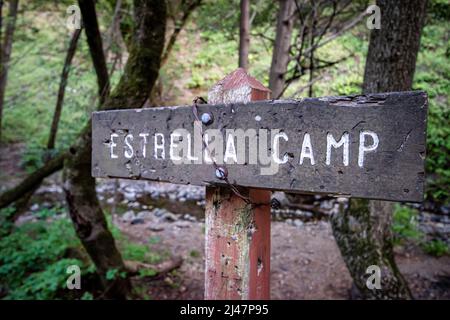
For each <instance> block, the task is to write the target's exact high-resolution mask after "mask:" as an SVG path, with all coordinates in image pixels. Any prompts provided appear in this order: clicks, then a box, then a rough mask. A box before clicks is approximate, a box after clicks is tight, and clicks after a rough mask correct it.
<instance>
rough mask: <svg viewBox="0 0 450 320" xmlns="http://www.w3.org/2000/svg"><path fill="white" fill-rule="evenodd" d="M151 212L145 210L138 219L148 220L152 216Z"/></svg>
mask: <svg viewBox="0 0 450 320" xmlns="http://www.w3.org/2000/svg"><path fill="white" fill-rule="evenodd" d="M151 214H152V213H151V211H148V210H145V211H141V212H139V213H138V214H137V215H136V218H137V219H148V218H149V217H150V216H151Z"/></svg>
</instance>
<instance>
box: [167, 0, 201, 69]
mask: <svg viewBox="0 0 450 320" xmlns="http://www.w3.org/2000/svg"><path fill="white" fill-rule="evenodd" d="M201 4H202V0H191V1H189V0H184V1H182V2H181V10H182V13H183V14H182V16H181V19H180V21H176V19H175V17H174V25H175V27H174V30H173V32H172V34H171V35H170V38H169V41H168V42H167V45H166V48H165V49H164V52H163V55H162V58H161V66H163V65H165V64H166V62H167V60H168V59H169V56H170V53H171V52H172V49H173V46H174V45H175V42H176V40H177V38H178V35H179V34H180V32H181V30H183V28H184V26H185V25H186V23H187V22H188V19H189V16H190V15H191V14H192V12H193V11H194V10H195V9H196V8H197V7H198V6H200V5H201Z"/></svg>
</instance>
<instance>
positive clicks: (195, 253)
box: [189, 250, 200, 258]
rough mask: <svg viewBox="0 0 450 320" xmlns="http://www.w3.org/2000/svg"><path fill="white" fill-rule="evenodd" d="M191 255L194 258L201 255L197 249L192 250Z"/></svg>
mask: <svg viewBox="0 0 450 320" xmlns="http://www.w3.org/2000/svg"><path fill="white" fill-rule="evenodd" d="M189 255H190V256H191V257H192V258H198V257H200V252H198V251H197V250H191V252H189Z"/></svg>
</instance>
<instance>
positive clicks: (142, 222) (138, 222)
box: [130, 218, 145, 224]
mask: <svg viewBox="0 0 450 320" xmlns="http://www.w3.org/2000/svg"><path fill="white" fill-rule="evenodd" d="M144 223H145V221H144V219H142V218H134V219H133V220H131V221H130V224H144Z"/></svg>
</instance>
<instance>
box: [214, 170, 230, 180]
mask: <svg viewBox="0 0 450 320" xmlns="http://www.w3.org/2000/svg"><path fill="white" fill-rule="evenodd" d="M227 175H228V172H227V169H226V168H222V167H218V168H217V169H216V177H217V178H219V179H220V180H225V179H226V177H227Z"/></svg>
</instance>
